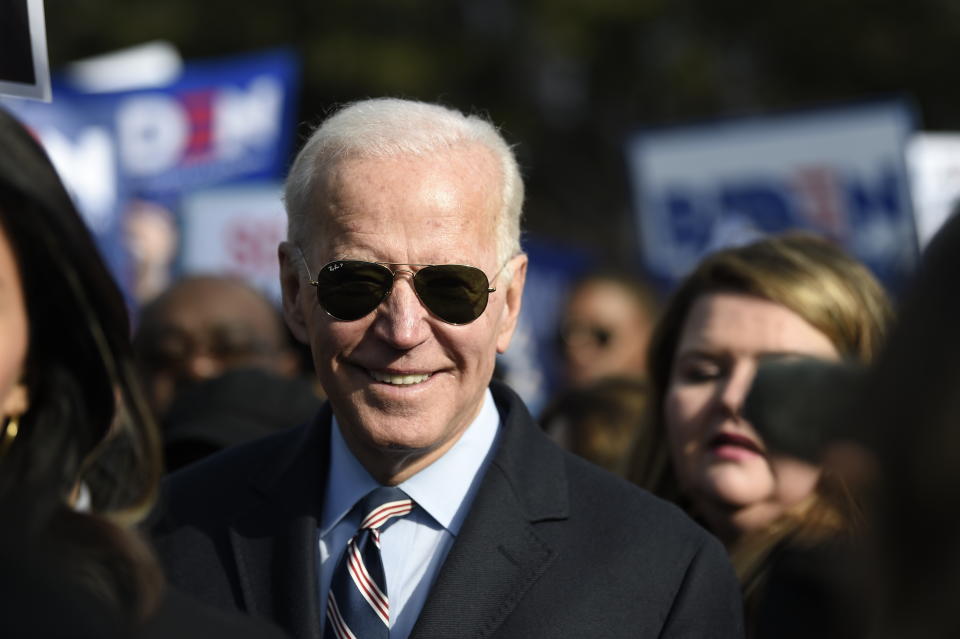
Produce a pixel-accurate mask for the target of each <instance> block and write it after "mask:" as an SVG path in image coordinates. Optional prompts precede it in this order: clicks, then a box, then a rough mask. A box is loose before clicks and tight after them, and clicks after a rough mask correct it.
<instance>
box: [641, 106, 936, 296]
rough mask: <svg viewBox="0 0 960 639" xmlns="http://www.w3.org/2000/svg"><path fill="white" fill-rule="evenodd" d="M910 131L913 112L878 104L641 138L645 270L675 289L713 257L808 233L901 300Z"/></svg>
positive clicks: (908, 224) (909, 232)
mask: <svg viewBox="0 0 960 639" xmlns="http://www.w3.org/2000/svg"><path fill="white" fill-rule="evenodd" d="M913 128H914V120H913V117H912V113H911V111H910V110H909V108H907V107H906V105H904V104H903V103H900V102H881V103H873V104H865V105H859V106H849V107H842V108H836V109H831V110H818V111H813V112H806V113H795V114H791V115H781V116H771V117H762V118H751V119H739V120H730V121H718V122H713V123H709V124H702V125H696V126H688V127H676V128H670V129H664V130H659V131H651V132H641V133H639V134H637V135H636V136H634V137H633V138H632V139H631V140H630V141H629V143H628V150H627V153H628V162H629V164H630V171H631V180H632V184H633V190H634V193H635V202H636V212H637V218H638V225H637V226H638V230H639V232H640V244H641V246H642V247H643V257H644V260H645V262H646V264H647V267H648V268H649V270H650V271H651V272H652V273H653V275H654V276H655V277H657V278H658V279H659V280H661V282H664V283H666V284H667V285H668V286H669V285H672V284H674V283H676V281H677V280H679V279H680V278H681V277H682V276H683V275H684V274H685V273H687V272H688V271H689V270H690V269H691V268H693V266H694V265H695V264H696V263H697V262H698V261H699V260H700V259H701V258H702V257H703V256H704V255H706V254H707V253H709V252H711V251H713V250H716V249H718V248H722V247H724V246H729V245H733V244H739V243H744V242H748V241H750V240H752V239H755V238H757V237H759V236H762V235H764V234H769V233H776V232H780V231H785V230H788V229H804V230H810V231H815V232H818V233H821V234H823V235H826V236H827V237H830V238H832V239H833V240H835V241H837V242H838V243H839V244H841V245H842V246H844V247H845V248H846V249H847V250H848V251H850V252H851V253H852V254H853V255H855V256H857V257H858V258H860V259H861V260H862V261H863V262H864V263H866V264H867V265H868V266H869V267H870V268H871V269H872V270H873V271H874V273H876V275H877V276H878V277H879V278H880V279H881V281H883V282H884V283H885V284H887V285H888V286H889V287H891V288H892V289H894V290H895V289H897V288H898V287H899V286H900V285H901V283H902V282H903V280H904V278H905V277H906V276H907V275H908V274H909V272H910V271H911V269H912V267H913V265H914V263H915V261H916V257H917V252H918V247H917V240H916V232H915V229H914V220H913V213H912V209H911V200H910V195H909V184H908V174H907V169H906V164H905V147H906V144H907V141H908V138H909V136H910V135H911V133H912V131H913Z"/></svg>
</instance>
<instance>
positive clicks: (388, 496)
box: [323, 486, 413, 639]
mask: <svg viewBox="0 0 960 639" xmlns="http://www.w3.org/2000/svg"><path fill="white" fill-rule="evenodd" d="M357 509H358V510H359V512H361V513H364V514H365V516H364V518H363V521H362V522H361V523H360V529H359V530H358V531H357V534H355V535H354V536H353V539H351V540H350V542H349V543H348V544H347V549H346V550H345V551H344V553H343V556H342V557H341V558H340V562H339V563H338V564H337V569H336V571H335V572H334V573H333V580H332V581H331V583H330V592H329V594H328V595H327V623H326V628H325V630H324V633H323V636H324V639H375V638H378V637H382V638H384V639H386V637H388V636H389V635H390V600H389V599H388V598H387V580H386V577H385V575H384V574H383V562H382V561H381V559H380V533H381V532H382V531H383V530H384V529H385V528H386V527H387V526H389V525H390V524H392V523H393V522H394V521H396V518H398V517H403V516H404V515H407V514H409V513H410V511H411V510H412V509H413V501H412V500H411V499H410V498H409V497H407V495H406V494H405V493H404V492H403V491H402V490H400V489H399V488H395V487H390V486H381V487H380V488H377V489H375V490H373V491H371V492H370V494H368V495H367V496H366V497H364V498H363V499H362V500H360V502H359V503H358V504H357Z"/></svg>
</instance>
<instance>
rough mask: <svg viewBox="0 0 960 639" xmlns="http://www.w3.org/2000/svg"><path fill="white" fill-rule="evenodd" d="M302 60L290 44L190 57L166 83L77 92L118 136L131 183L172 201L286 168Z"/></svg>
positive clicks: (149, 195)
mask: <svg viewBox="0 0 960 639" xmlns="http://www.w3.org/2000/svg"><path fill="white" fill-rule="evenodd" d="M298 73H299V66H298V63H297V60H296V58H295V56H294V55H293V54H292V53H291V52H289V51H286V50H278V51H271V52H267V53H259V54H255V55H247V56H238V57H233V58H228V59H224V60H215V61H206V62H190V63H188V64H187V66H186V68H185V70H184V72H183V74H182V75H181V77H180V78H178V79H177V80H176V81H175V82H174V83H173V84H170V85H168V86H165V87H163V88H160V89H145V90H138V91H131V92H124V93H109V94H97V95H86V94H81V93H75V92H74V93H71V94H69V95H67V96H66V97H67V99H70V100H71V101H74V102H75V103H76V104H77V105H78V106H79V108H81V109H83V110H84V111H85V112H86V113H87V114H88V117H89V118H90V119H93V120H96V121H100V122H107V123H109V124H110V126H111V127H112V130H113V132H114V135H115V137H116V143H117V150H118V154H119V160H120V168H121V171H122V173H123V178H124V180H125V182H126V183H127V184H128V185H129V187H130V188H131V190H133V191H134V192H136V193H137V195H139V196H142V197H147V198H156V199H160V200H169V198H170V197H171V196H177V195H179V194H180V193H182V192H184V191H189V190H192V189H196V188H203V187H209V186H213V185H216V184H222V183H225V182H231V181H238V180H259V179H269V178H274V177H278V176H280V175H282V174H283V171H284V170H285V168H286V162H287V160H288V156H289V153H290V145H291V143H292V141H293V128H294V123H295V112H296V94H297V89H298V83H297V77H298Z"/></svg>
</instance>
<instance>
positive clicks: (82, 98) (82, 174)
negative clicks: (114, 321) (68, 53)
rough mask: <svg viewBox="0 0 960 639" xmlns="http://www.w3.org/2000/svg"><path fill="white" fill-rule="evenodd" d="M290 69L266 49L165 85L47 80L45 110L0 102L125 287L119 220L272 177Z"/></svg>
mask: <svg viewBox="0 0 960 639" xmlns="http://www.w3.org/2000/svg"><path fill="white" fill-rule="evenodd" d="M298 73H299V69H298V63H297V60H296V58H295V56H294V55H293V54H292V53H291V52H289V51H287V50H274V51H267V52H260V53H255V54H249V55H241V56H235V57H231V58H226V59H218V60H207V61H191V62H189V63H188V64H187V65H186V66H185V67H184V70H183V73H182V74H181V75H180V76H179V77H178V78H176V79H175V80H174V81H172V82H170V83H169V84H166V85H164V86H158V87H154V88H149V89H139V90H134V91H112V92H103V93H88V92H83V91H80V90H78V89H77V88H75V87H73V86H71V85H70V84H69V83H68V82H67V80H66V79H65V78H56V81H55V83H54V87H55V93H56V99H55V100H54V101H53V102H52V103H50V104H44V103H40V102H28V101H23V100H14V99H3V100H0V104H2V105H3V106H4V107H5V108H7V109H9V110H10V111H12V112H13V113H14V114H15V115H16V116H17V117H19V118H20V119H21V120H22V121H24V122H25V123H26V124H27V125H28V126H29V127H30V128H31V129H32V130H33V132H34V133H35V135H36V136H37V138H38V139H39V140H40V141H41V143H42V144H43V145H44V147H45V148H46V150H47V152H48V153H49V155H50V157H51V159H52V161H53V163H54V165H55V166H56V167H57V170H58V172H59V173H60V175H61V177H62V179H63V181H64V183H65V184H66V185H67V188H68V190H70V192H71V194H72V195H73V196H74V199H75V201H76V203H77V206H78V208H79V209H80V211H81V213H82V214H83V215H84V218H85V219H86V221H87V223H88V225H89V226H90V228H91V230H92V231H93V232H94V234H95V235H96V237H97V239H98V242H99V244H100V247H101V249H102V250H103V252H104V253H105V255H106V256H107V259H108V261H109V262H110V264H111V267H112V268H113V270H114V274H115V275H116V276H117V278H118V279H119V280H120V281H121V283H123V284H126V283H127V281H128V277H129V274H128V273H125V272H124V270H125V268H126V267H125V264H126V261H127V260H126V259H125V253H126V249H125V246H124V244H125V238H124V228H123V226H124V224H123V222H124V216H125V215H126V213H127V211H128V209H129V208H130V205H131V202H133V201H134V200H135V199H136V200H148V201H153V202H157V203H159V204H161V205H163V206H165V207H167V208H169V209H170V210H173V211H178V210H179V209H180V206H181V201H182V200H183V198H185V197H186V196H188V195H190V194H192V193H193V192H195V191H198V190H203V189H209V188H212V187H216V186H221V185H226V184H234V185H235V184H239V183H244V182H248V181H249V182H255V183H259V182H261V181H263V180H276V179H278V178H279V177H280V176H281V175H282V174H283V172H284V170H285V168H286V164H287V161H288V158H289V154H290V149H291V145H292V143H293V129H294V123H295V109H296V89H297V77H298Z"/></svg>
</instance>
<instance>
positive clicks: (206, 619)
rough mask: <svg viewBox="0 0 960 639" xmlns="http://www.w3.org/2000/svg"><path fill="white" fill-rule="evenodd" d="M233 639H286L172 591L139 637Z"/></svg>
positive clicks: (276, 631)
mask: <svg viewBox="0 0 960 639" xmlns="http://www.w3.org/2000/svg"><path fill="white" fill-rule="evenodd" d="M174 636H176V637H177V638H178V639H194V638H196V639H200V638H201V637H221V636H222V637H231V639H285V638H286V637H287V635H286V634H284V633H283V632H282V631H281V630H280V629H279V628H277V627H276V626H274V625H273V624H271V623H268V622H267V621H265V620H263V619H259V618H257V617H252V616H248V615H245V614H242V613H239V612H226V611H222V610H219V609H217V608H213V607H212V606H208V605H206V604H203V603H201V602H200V601H199V600H197V599H195V598H193V597H190V596H188V595H185V594H183V593H182V592H180V591H179V590H177V589H176V588H170V587H168V588H167V589H166V591H165V592H164V597H163V600H162V602H161V605H160V608H159V609H158V610H157V612H156V613H155V614H154V615H153V616H152V617H150V618H149V619H148V620H147V622H146V623H145V624H144V625H143V627H141V628H140V630H139V631H138V632H137V633H136V639H162V638H168V637H174Z"/></svg>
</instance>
